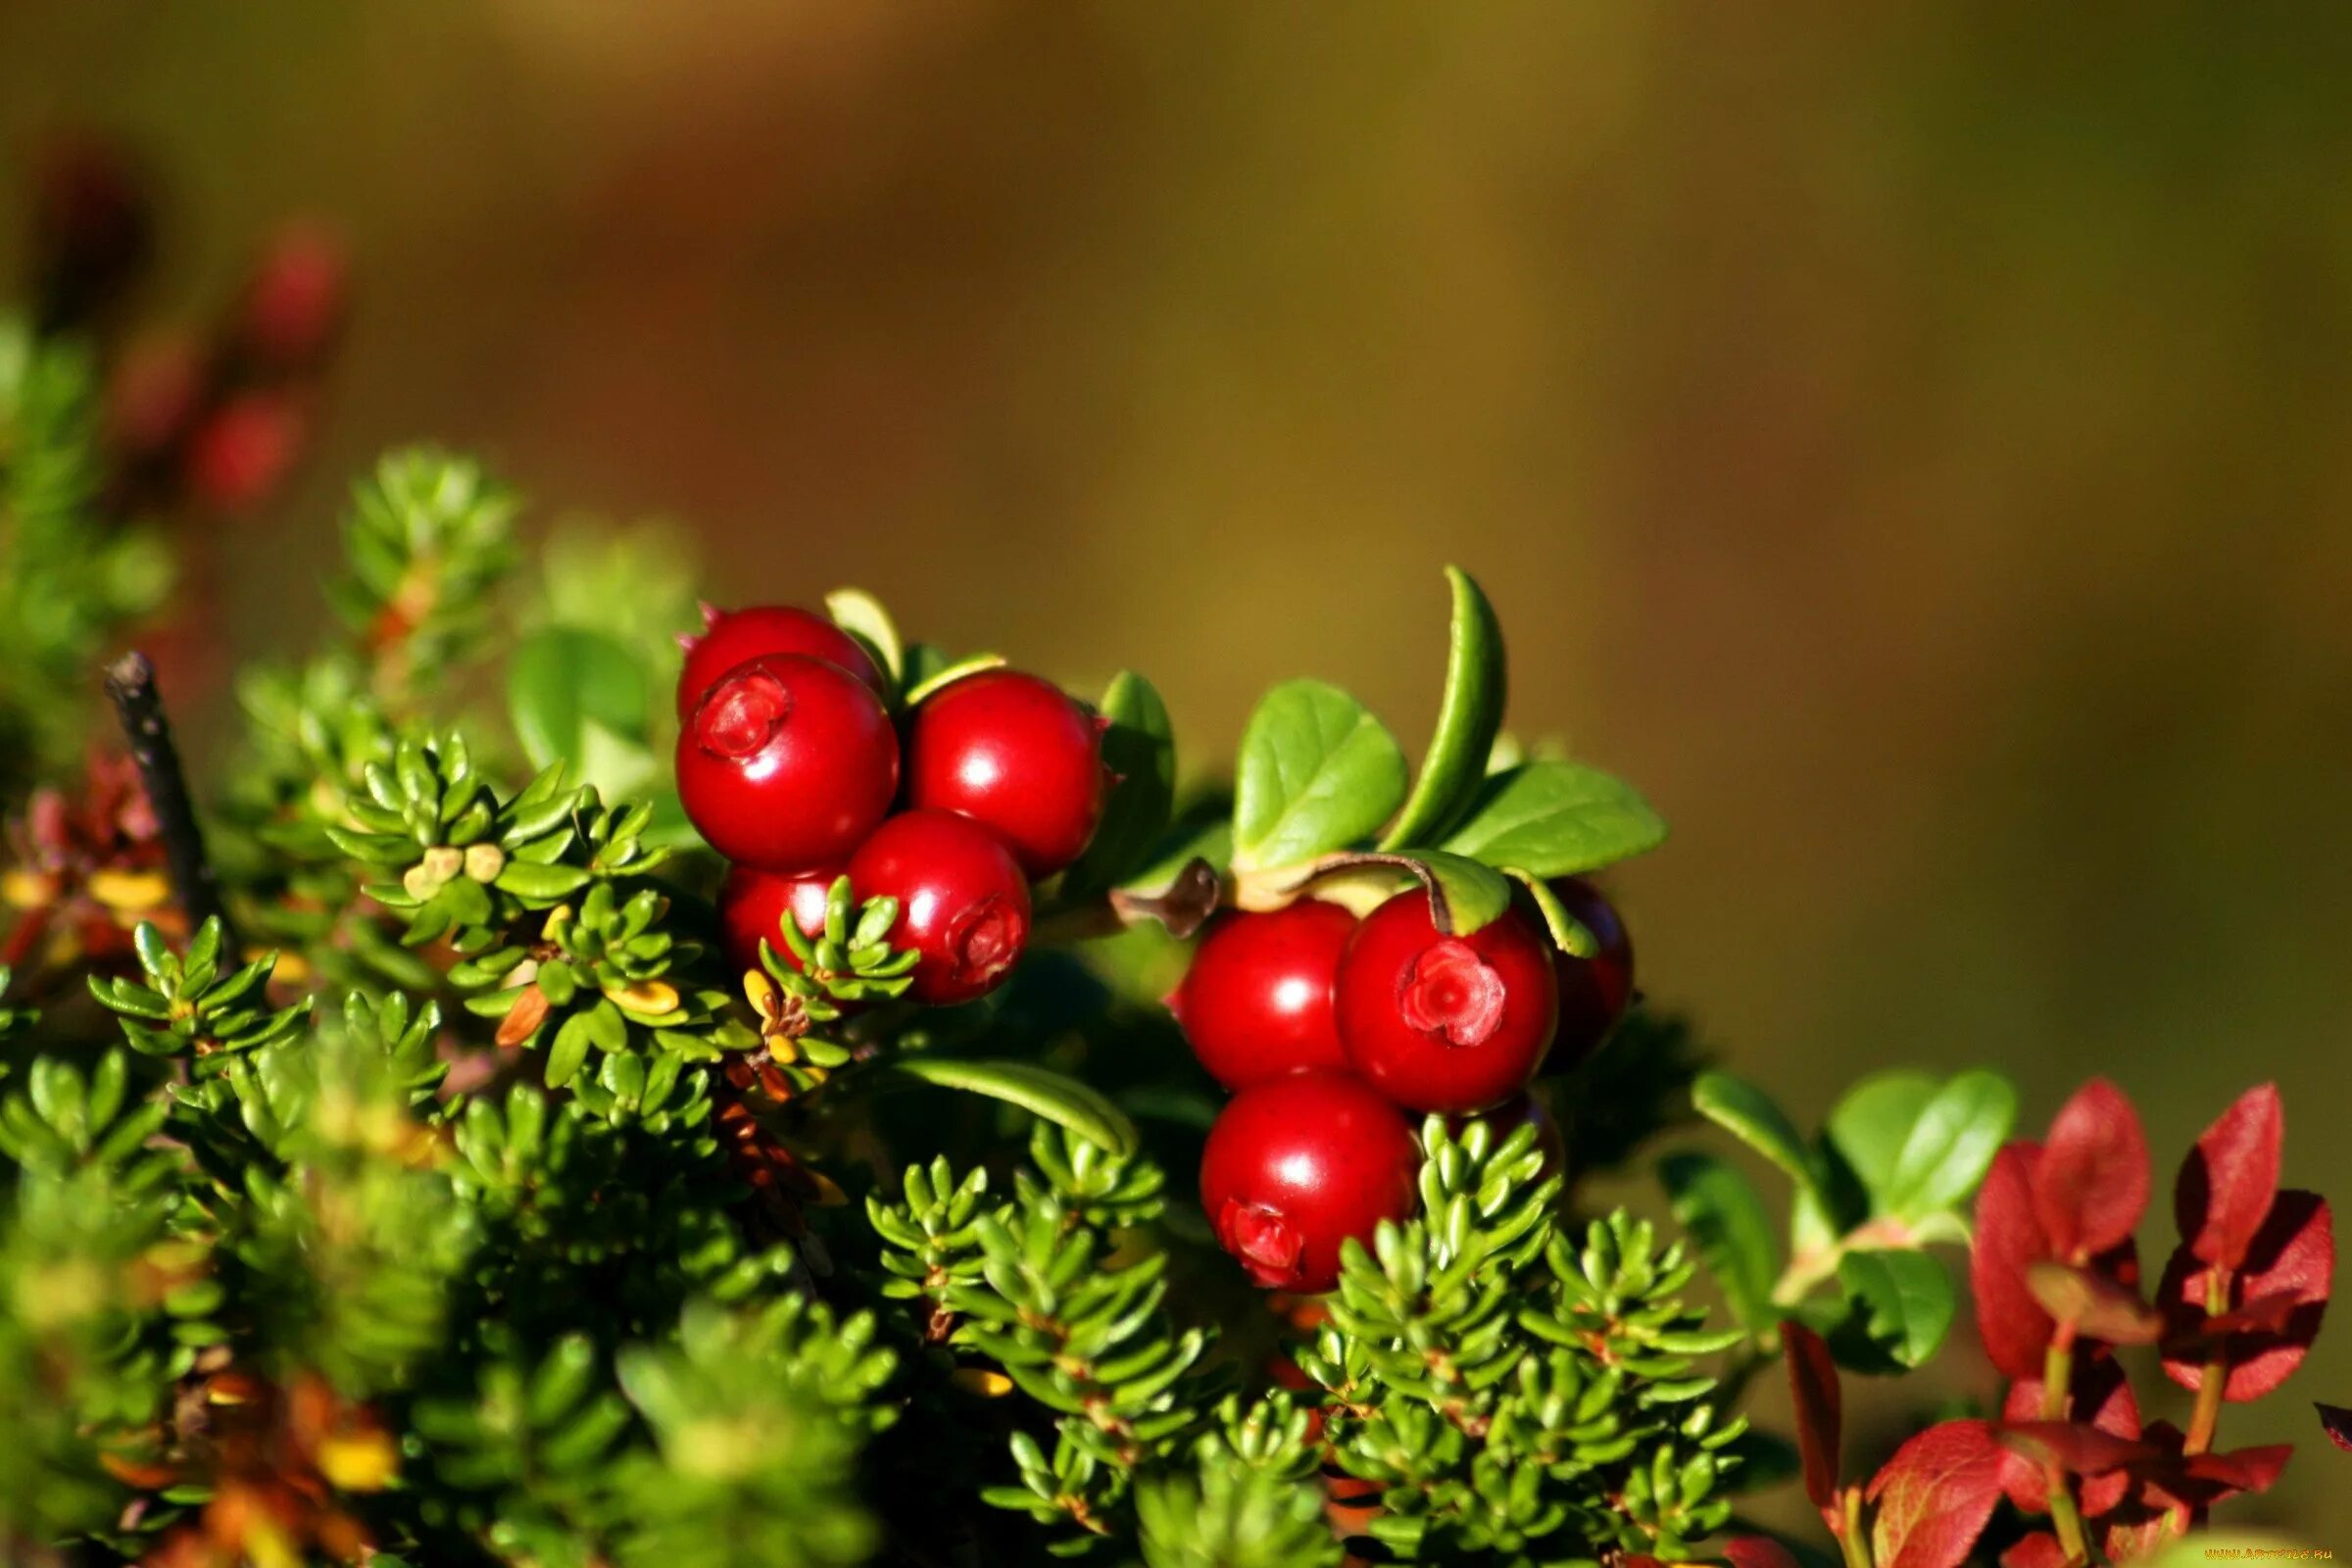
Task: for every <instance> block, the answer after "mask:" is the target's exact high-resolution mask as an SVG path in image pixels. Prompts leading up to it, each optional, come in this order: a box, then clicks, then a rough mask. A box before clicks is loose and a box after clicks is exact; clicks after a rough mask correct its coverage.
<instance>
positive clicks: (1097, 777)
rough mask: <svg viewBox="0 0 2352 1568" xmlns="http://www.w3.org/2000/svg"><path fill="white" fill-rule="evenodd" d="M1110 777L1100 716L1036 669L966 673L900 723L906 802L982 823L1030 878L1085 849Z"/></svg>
mask: <svg viewBox="0 0 2352 1568" xmlns="http://www.w3.org/2000/svg"><path fill="white" fill-rule="evenodd" d="M1108 783H1109V780H1108V777H1107V775H1105V774H1104V772H1103V727H1102V725H1101V724H1100V723H1099V722H1097V720H1096V718H1095V715H1094V714H1093V713H1091V712H1089V711H1087V710H1086V709H1084V708H1082V707H1081V706H1079V705H1078V704H1077V703H1075V702H1073V701H1071V699H1070V697H1069V696H1068V694H1067V693H1065V692H1063V691H1062V689H1061V688H1060V687H1058V686H1056V685H1054V683H1053V682H1052V681H1047V680H1040V679H1039V678H1038V677H1037V676H1035V675H1024V674H1020V673H1019V672H1017V671H1014V670H1008V669H996V670H989V671H986V672H984V673H982V674H978V675H967V676H965V677H964V678H963V679H961V680H959V681H956V682H955V683H953V684H952V685H950V686H948V687H946V688H945V689H944V690H942V691H941V692H939V693H938V695H936V696H934V697H931V698H929V699H927V700H926V701H925V702H924V703H923V706H922V707H921V708H919V709H917V710H915V713H914V719H913V722H912V724H911V725H910V726H909V728H908V730H907V800H908V802H909V803H910V804H912V805H914V806H918V807H923V808H927V809H933V810H940V811H954V812H956V814H958V815H960V816H968V817H970V818H971V819H972V820H973V821H975V822H982V823H985V824H987V825H988V826H989V827H990V828H993V829H994V830H995V831H996V832H997V834H998V835H999V836H1000V837H1002V838H1003V839H1004V840H1005V843H1006V844H1007V845H1009V846H1010V847H1011V849H1012V853H1013V857H1014V858H1016V859H1018V860H1019V861H1020V862H1021V869H1023V870H1024V871H1027V872H1028V873H1029V874H1030V875H1031V876H1033V877H1046V876H1051V875H1053V874H1054V872H1056V871H1058V870H1060V869H1061V868H1062V867H1063V866H1065V865H1068V864H1069V863H1070V862H1071V861H1072V860H1075V859H1077V858H1078V857H1079V856H1080V855H1082V854H1084V853H1085V852H1086V846H1087V841H1088V840H1090V839H1092V838H1093V837H1094V836H1095V827H1096V824H1098V823H1100V822H1101V821H1102V820H1103V794H1104V792H1105V791H1106V789H1107V788H1108Z"/></svg>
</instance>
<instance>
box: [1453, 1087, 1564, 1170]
mask: <svg viewBox="0 0 2352 1568" xmlns="http://www.w3.org/2000/svg"><path fill="white" fill-rule="evenodd" d="M1474 1121H1483V1122H1485V1123H1486V1124H1487V1136H1488V1137H1489V1138H1491V1139H1493V1140H1494V1142H1492V1143H1491V1144H1489V1145H1488V1146H1487V1147H1488V1148H1490V1149H1500V1148H1501V1147H1502V1141H1503V1140H1504V1139H1506V1138H1508V1137H1510V1136H1511V1134H1513V1133H1515V1132H1517V1131H1518V1130H1519V1129H1520V1128H1521V1127H1522V1126H1525V1125H1526V1124H1527V1123H1529V1122H1533V1123H1535V1127H1536V1148H1537V1149H1538V1150H1540V1151H1542V1152H1543V1154H1544V1168H1543V1169H1542V1170H1541V1171H1540V1172H1538V1175H1539V1176H1557V1175H1558V1174H1559V1173H1560V1172H1562V1171H1564V1170H1566V1169H1567V1168H1568V1137H1567V1135H1566V1134H1565V1133H1563V1132H1561V1131H1560V1124H1559V1122H1558V1120H1557V1119H1556V1118H1554V1117H1553V1115H1552V1114H1551V1107H1550V1106H1548V1105H1546V1104H1544V1097H1543V1096H1541V1095H1539V1094H1537V1093H1536V1092H1535V1091H1534V1090H1533V1089H1523V1090H1521V1091H1520V1092H1519V1093H1518V1094H1516V1095H1513V1096H1512V1097H1511V1098H1510V1099H1508V1100H1506V1101H1504V1102H1503V1103H1501V1104H1499V1105H1496V1106H1495V1108H1494V1109H1492V1110H1481V1111H1477V1112H1474V1113H1473V1114H1471V1115H1468V1116H1450V1117H1447V1118H1446V1129H1447V1130H1448V1131H1449V1132H1451V1133H1452V1134H1453V1136H1454V1137H1456V1138H1459V1137H1461V1136H1462V1134H1463V1133H1464V1132H1465V1131H1467V1130H1468V1128H1469V1126H1470V1124H1471V1123H1472V1122H1474Z"/></svg>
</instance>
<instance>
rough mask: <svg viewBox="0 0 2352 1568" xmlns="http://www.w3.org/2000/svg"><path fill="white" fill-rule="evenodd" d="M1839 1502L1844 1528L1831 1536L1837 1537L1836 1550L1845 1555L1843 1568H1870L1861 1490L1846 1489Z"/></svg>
mask: <svg viewBox="0 0 2352 1568" xmlns="http://www.w3.org/2000/svg"><path fill="white" fill-rule="evenodd" d="M1840 1501H1841V1503H1842V1505H1843V1506H1842V1509H1841V1517H1842V1518H1843V1520H1844V1528H1842V1529H1840V1530H1838V1531H1835V1532H1833V1534H1835V1535H1836V1536H1837V1537H1838V1549H1839V1550H1841V1551H1843V1552H1844V1553H1845V1568H1871V1561H1870V1536H1869V1533H1868V1532H1866V1531H1865V1530H1864V1529H1863V1528H1862V1489H1861V1488H1860V1487H1848V1488H1846V1489H1845V1492H1844V1493H1843V1495H1842V1496H1841V1498H1840Z"/></svg>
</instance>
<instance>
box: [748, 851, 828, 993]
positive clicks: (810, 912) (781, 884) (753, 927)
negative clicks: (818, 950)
mask: <svg viewBox="0 0 2352 1568" xmlns="http://www.w3.org/2000/svg"><path fill="white" fill-rule="evenodd" d="M840 876H841V867H839V866H837V865H829V866H823V867H820V868H818V869H817V870H814V871H795V872H789V873H786V872H776V871H762V870H760V869H759V868H758V867H757V866H750V865H738V866H735V867H734V868H732V869H731V870H729V871H728V872H727V880H726V881H725V882H723V883H721V884H720V886H719V890H718V929H719V939H720V943H721V945H722V948H723V950H724V952H725V953H726V956H727V966H728V967H729V968H730V969H733V970H734V971H735V972H736V973H737V974H744V973H748V972H749V971H751V970H753V969H757V968H759V967H760V943H761V942H765V943H766V944H767V945H768V946H769V947H770V948H772V949H774V950H775V955H776V956H777V957H779V958H781V959H782V960H783V961H784V962H786V963H788V964H790V965H792V966H793V967H794V968H796V969H797V968H799V967H800V966H801V965H800V960H799V959H797V958H795V957H794V956H792V949H791V948H790V947H789V946H788V945H786V943H785V941H784V937H783V928H784V917H785V914H786V912H787V911H789V912H790V914H791V916H792V923H793V924H794V925H796V926H798V927H799V928H800V932H801V935H803V936H805V937H807V938H808V939H809V941H811V942H814V941H815V940H816V939H817V938H818V937H821V936H823V935H824V934H825V899H826V895H828V894H830V893H831V892H832V891H833V884H834V882H835V881H837V880H838V879H839V878H840Z"/></svg>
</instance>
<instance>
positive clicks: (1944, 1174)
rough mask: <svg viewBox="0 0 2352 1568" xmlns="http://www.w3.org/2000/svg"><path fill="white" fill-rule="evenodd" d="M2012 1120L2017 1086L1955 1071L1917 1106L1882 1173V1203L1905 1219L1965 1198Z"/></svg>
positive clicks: (1977, 1072)
mask: <svg viewBox="0 0 2352 1568" xmlns="http://www.w3.org/2000/svg"><path fill="white" fill-rule="evenodd" d="M2016 1120H2017V1091H2016V1090H2015V1089H2014V1088H2012V1087H2010V1084H2009V1080H2008V1079H2006V1078H2004V1077H2002V1076H2001V1075H2000V1074H1999V1073H1997V1072H1987V1071H1985V1070H1984V1069H1983V1068H1974V1069H1971V1070H1970V1071H1967V1072H1963V1073H1957V1074H1955V1075H1953V1077H1952V1078H1951V1079H1950V1080H1949V1081H1948V1082H1946V1083H1945V1084H1944V1086H1943V1087H1942V1088H1941V1089H1938V1090H1937V1091H1936V1094H1935V1096H1934V1098H1933V1099H1931V1100H1929V1102H1928V1103H1926V1104H1925V1105H1922V1106H1921V1107H1920V1109H1919V1114H1918V1116H1917V1117H1916V1118H1914V1119H1913V1121H1912V1123H1911V1129H1910V1131H1909V1132H1908V1133H1907V1134H1906V1135H1905V1136H1904V1138H1903V1144H1902V1148H1901V1150H1900V1152H1898V1153H1897V1154H1896V1156H1895V1160H1894V1169H1893V1171H1892V1172H1891V1173H1890V1174H1889V1175H1888V1177H1887V1187H1886V1193H1885V1203H1886V1206H1887V1208H1888V1209H1889V1210H1891V1211H1892V1212H1894V1213H1896V1214H1899V1215H1901V1216H1902V1217H1903V1218H1905V1219H1920V1218H1923V1217H1925V1216H1927V1215H1929V1214H1934V1213H1938V1212H1942V1211H1945V1210H1950V1209H1956V1208H1958V1207H1959V1206H1960V1205H1961V1204H1963V1203H1965V1202H1967V1201H1968V1200H1969V1199H1970V1197H1972V1196H1973V1195H1974V1194H1975V1192H1976V1190H1977V1185H1978V1183H1980V1182H1982V1181H1984V1179H1985V1171H1986V1170H1987V1169H1989V1168H1990V1167H1991V1165H1992V1156H1993V1155H1994V1154H1995V1153H1998V1152H2000V1147H2001V1145H2002V1144H2003V1143H2005V1142H2006V1141H2007V1140H2008V1137H2009V1129H2010V1127H2011V1126H2012V1125H2013V1124H2014V1123H2015V1122H2016Z"/></svg>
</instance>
